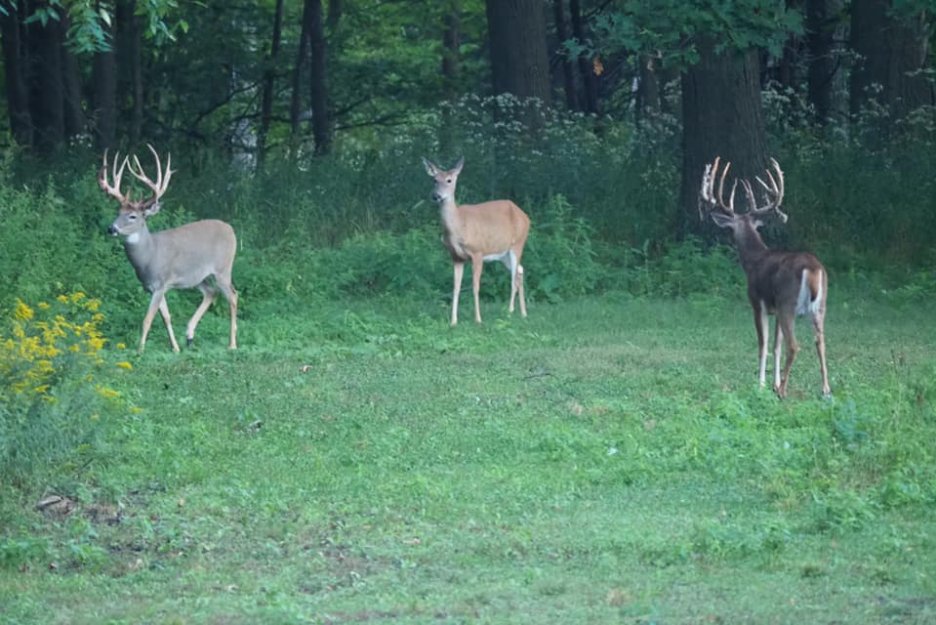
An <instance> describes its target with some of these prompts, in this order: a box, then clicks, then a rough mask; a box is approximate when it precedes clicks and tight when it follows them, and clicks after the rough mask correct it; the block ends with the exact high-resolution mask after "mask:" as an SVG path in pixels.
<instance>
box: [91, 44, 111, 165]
mask: <svg viewBox="0 0 936 625" xmlns="http://www.w3.org/2000/svg"><path fill="white" fill-rule="evenodd" d="M102 27H103V28H107V29H108V30H109V31H110V32H113V29H111V28H110V27H109V26H102ZM111 41H113V39H111ZM92 91H93V97H92V102H93V105H94V118H95V127H94V137H95V143H96V144H97V146H98V148H102V149H108V148H113V147H114V146H115V145H116V143H117V56H116V54H115V52H114V49H113V47H111V49H110V50H107V51H106V52H97V53H95V55H94V60H93V62H92Z"/></svg>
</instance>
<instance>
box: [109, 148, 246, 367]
mask: <svg viewBox="0 0 936 625" xmlns="http://www.w3.org/2000/svg"><path fill="white" fill-rule="evenodd" d="M149 149H150V151H151V152H152V153H153V157H154V158H155V159H156V182H153V181H152V180H150V179H149V178H148V177H147V176H146V174H145V173H143V167H142V166H141V165H140V160H139V159H138V158H137V157H136V156H134V157H133V164H131V165H130V173H131V174H133V176H134V177H136V178H137V179H138V180H140V181H141V182H142V183H143V184H145V185H146V186H147V187H149V188H150V189H151V190H152V192H153V195H152V196H151V197H149V198H146V199H141V200H138V201H132V200H131V199H130V194H129V192H128V193H123V192H122V191H121V190H120V180H121V178H122V177H123V172H124V168H125V167H126V166H127V164H128V161H129V157H124V160H123V163H121V165H120V169H117V161H118V160H119V154H118V155H117V157H115V159H114V165H113V169H112V172H111V174H112V177H113V183H111V182H109V181H108V179H107V176H108V172H107V152H105V153H104V165H103V166H102V167H101V170H100V171H99V172H98V185H100V187H101V190H103V191H104V192H105V193H107V194H108V195H110V196H111V197H113V198H114V199H116V200H117V201H118V202H120V212H119V213H118V214H117V219H116V220H114V223H113V224H111V227H110V229H109V230H108V232H109V233H110V234H112V235H114V236H122V237H124V250H125V251H126V252H127V258H128V259H129V260H130V264H131V265H133V269H134V270H135V271H136V275H137V278H139V279H140V282H142V283H143V287H144V288H145V289H146V290H147V291H148V292H149V293H151V294H152V298H151V299H150V304H149V309H148V310H147V311H146V316H145V317H144V318H143V335H142V336H141V337H140V351H141V352H142V351H143V349H144V347H145V346H146V335H147V334H149V330H150V326H151V325H152V323H153V318H154V317H155V316H156V311H157V310H159V312H160V314H161V315H162V318H163V321H164V322H165V324H166V329H167V330H168V331H169V342H170V343H172V349H173V351H176V352H178V351H179V344H178V343H176V339H175V335H174V334H173V332H172V322H171V318H170V315H169V306H168V304H166V293H167V292H168V291H169V290H170V289H177V288H178V289H187V288H192V287H196V288H198V289H199V290H200V291H201V292H202V296H203V299H202V302H201V304H200V305H199V306H198V309H197V310H196V311H195V314H194V315H193V316H192V318H191V320H190V321H189V322H188V327H187V328H186V331H185V339H186V345H191V344H192V341H193V340H194V339H195V327H196V326H197V325H198V322H199V320H201V318H202V315H204V314H205V311H207V310H208V307H209V306H211V303H212V302H213V301H214V299H215V297H216V296H217V294H218V290H220V291H221V292H222V293H223V294H224V297H225V298H226V299H227V301H228V306H229V307H230V310H231V342H230V348H231V349H236V348H237V292H236V291H235V290H234V287H233V285H232V284H231V269H232V267H233V265H234V254H235V253H236V251H237V238H236V237H235V236H234V229H233V228H231V226H230V225H228V224H226V223H225V222H223V221H218V220H216V219H206V220H203V221H196V222H193V223H189V224H185V225H184V226H179V227H178V228H172V229H171V230H163V231H161V232H150V230H149V228H147V225H146V220H147V219H149V218H150V217H152V216H153V215H155V214H156V213H158V212H159V209H160V208H161V204H160V202H159V200H160V198H161V197H162V195H163V194H164V193H165V192H166V188H167V187H168V186H169V179H170V178H171V177H172V174H173V173H174V172H173V171H172V169H171V166H172V156H171V155H170V156H169V157H168V158H167V160H166V171H165V177H163V170H162V165H161V164H160V162H159V155H158V154H157V153H156V150H155V149H153V146H149ZM134 165H135V166H136V168H135V169H134ZM212 276H213V277H214V281H215V284H216V285H217V286H214V285H212V284H211V282H210V278H211V277H212Z"/></svg>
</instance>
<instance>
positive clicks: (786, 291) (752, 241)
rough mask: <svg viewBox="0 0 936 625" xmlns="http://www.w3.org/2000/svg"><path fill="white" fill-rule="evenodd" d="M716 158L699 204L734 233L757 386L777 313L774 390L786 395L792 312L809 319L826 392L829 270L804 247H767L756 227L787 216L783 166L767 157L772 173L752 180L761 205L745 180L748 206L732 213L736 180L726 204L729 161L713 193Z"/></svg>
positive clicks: (792, 357) (792, 352) (762, 379)
mask: <svg viewBox="0 0 936 625" xmlns="http://www.w3.org/2000/svg"><path fill="white" fill-rule="evenodd" d="M719 161H720V158H716V159H715V161H714V162H713V163H709V164H708V165H706V166H705V173H704V174H703V176H702V190H701V192H700V194H699V199H700V204H699V206H700V209H701V208H702V207H703V206H705V207H707V208H708V210H709V212H710V214H711V216H712V219H713V220H714V221H715V223H716V224H718V225H719V226H720V227H722V228H730V229H731V231H732V232H733V233H734V242H735V247H736V248H737V250H738V255H739V257H740V259H741V266H742V267H743V268H744V273H745V274H747V287H748V298H749V299H750V301H751V307H752V308H753V309H754V325H755V327H756V328H757V346H758V350H759V356H760V385H761V387H763V386H764V384H765V382H766V369H767V335H768V323H767V322H768V315H776V316H777V327H776V333H775V335H774V385H773V388H774V391H776V393H777V395H779V396H780V397H781V398H782V397H785V396H786V394H787V384H789V381H790V369H791V368H792V367H793V361H794V360H795V359H796V352H797V351H799V345H798V344H797V342H796V334H795V332H794V322H795V320H796V317H797V316H808V317H809V318H810V319H811V320H812V327H813V334H814V336H815V339H816V352H817V353H818V354H819V367H820V369H821V371H822V394H823V395H829V394H830V390H829V375H828V370H827V369H826V354H825V335H824V327H823V324H824V321H825V311H826V295H827V294H828V289H829V280H828V274H827V273H826V270H825V268H824V267H823V266H822V263H820V262H819V259H818V258H816V257H815V256H814V255H813V254H810V253H809V252H781V251H777V250H771V249H768V248H767V246H766V245H765V244H764V241H763V239H761V236H760V234H759V233H758V232H757V229H758V228H759V227H760V226H761V225H763V223H764V219H766V218H767V217H768V216H769V215H771V214H773V215H776V216H778V217H780V219H781V220H782V222H783V223H786V221H787V215H786V214H785V213H783V212H782V211H781V210H780V204H781V203H782V202H783V184H784V183H783V171H782V170H781V169H780V165H779V164H777V161H775V160H773V159H771V165H772V166H773V169H774V172H775V174H776V177H774V174H773V173H771V171H770V170H769V169H768V170H767V180H768V181H769V184H768V183H767V182H764V181H763V180H762V179H761V178H760V177H757V182H758V183H759V184H760V186H761V187H762V188H763V191H764V202H765V203H764V205H763V206H758V205H757V199H756V198H755V195H754V190H753V188H752V187H751V184H750V182H748V181H747V180H741V185H742V187H743V188H744V194H745V196H746V198H747V202H748V211H747V212H746V213H743V214H738V213H735V211H734V198H735V191H736V190H737V186H738V180H737V179H736V180H735V181H734V183H733V184H732V186H731V196H730V198H729V200H728V203H727V204H726V203H725V200H724V190H725V178H726V177H727V176H728V169H729V168H730V167H731V163H726V164H725V168H724V170H722V173H721V178H720V180H719V183H718V193H717V195H716V193H715V179H716V177H717V174H718V165H719ZM781 343H784V344H785V345H786V362H785V363H784V367H783V376H782V377H781V375H780V345H781Z"/></svg>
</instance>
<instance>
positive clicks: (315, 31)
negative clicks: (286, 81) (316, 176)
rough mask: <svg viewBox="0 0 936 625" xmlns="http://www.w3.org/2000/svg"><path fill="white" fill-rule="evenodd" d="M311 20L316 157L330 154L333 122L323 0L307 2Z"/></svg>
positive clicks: (311, 81) (312, 100)
mask: <svg viewBox="0 0 936 625" xmlns="http://www.w3.org/2000/svg"><path fill="white" fill-rule="evenodd" d="M306 6H307V7H308V8H309V10H310V11H311V14H312V17H311V22H310V24H309V43H310V44H311V47H312V67H311V72H310V80H309V90H310V96H311V104H312V137H313V139H314V140H315V154H316V155H319V156H321V155H322V154H327V153H328V150H329V149H330V148H331V120H330V119H329V111H328V43H327V42H326V41H325V19H324V17H325V15H324V12H323V11H322V0H306Z"/></svg>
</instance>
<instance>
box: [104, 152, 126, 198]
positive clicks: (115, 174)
mask: <svg viewBox="0 0 936 625" xmlns="http://www.w3.org/2000/svg"><path fill="white" fill-rule="evenodd" d="M119 160H120V152H117V154H116V155H115V158H114V165H113V167H112V169H111V177H112V178H113V179H114V183H113V184H111V183H110V182H108V181H107V150H104V161H103V163H102V164H101V169H100V171H98V186H99V187H101V190H102V191H104V192H105V193H107V194H108V195H110V196H111V197H114V198H116V199H117V200H118V201H119V202H121V203H123V202H125V201H126V200H127V196H126V195H124V194H123V193H121V191H120V180H121V178H122V177H123V171H124V165H126V164H127V159H126V158H124V162H123V164H122V165H121V166H120V170H118V169H117V161H119Z"/></svg>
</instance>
